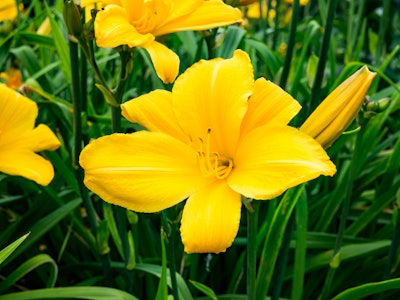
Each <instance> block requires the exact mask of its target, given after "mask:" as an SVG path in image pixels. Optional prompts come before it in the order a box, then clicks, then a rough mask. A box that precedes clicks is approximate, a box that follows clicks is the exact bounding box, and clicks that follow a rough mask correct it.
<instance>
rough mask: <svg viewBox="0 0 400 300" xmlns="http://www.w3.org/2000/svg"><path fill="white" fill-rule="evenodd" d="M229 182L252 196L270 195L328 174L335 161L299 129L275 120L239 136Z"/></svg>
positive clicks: (255, 197)
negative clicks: (241, 136)
mask: <svg viewBox="0 0 400 300" xmlns="http://www.w3.org/2000/svg"><path fill="white" fill-rule="evenodd" d="M234 162H235V166H234V169H233V171H232V173H231V174H230V176H229V177H228V179H227V180H228V184H229V186H230V187H231V188H232V189H234V190H235V191H237V192H238V193H241V194H242V195H245V196H246V197H249V198H254V199H259V200H261V199H272V198H274V197H276V196H278V195H280V194H281V193H283V192H284V191H285V190H287V189H288V188H290V187H293V186H295V185H298V184H300V183H303V182H306V181H309V180H312V179H314V178H316V177H318V176H319V175H330V176H332V175H333V174H334V173H335V172H336V168H335V165H334V164H333V163H332V162H331V161H330V160H329V157H328V155H327V154H326V153H325V151H324V150H323V149H322V147H321V145H320V144H318V143H317V142H316V141H315V140H313V139H312V138H310V137H309V136H307V135H306V134H303V133H302V132H300V131H298V130H296V129H294V128H292V127H289V126H278V125H275V124H272V125H266V126H262V127H257V128H256V129H254V130H252V131H251V132H250V133H249V134H247V135H246V136H245V137H243V139H242V140H241V143H240V145H239V147H238V151H237V153H236V156H235V159H234Z"/></svg>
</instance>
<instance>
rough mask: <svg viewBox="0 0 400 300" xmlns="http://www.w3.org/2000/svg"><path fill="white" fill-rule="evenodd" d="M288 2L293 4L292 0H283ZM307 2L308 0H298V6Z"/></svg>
mask: <svg viewBox="0 0 400 300" xmlns="http://www.w3.org/2000/svg"><path fill="white" fill-rule="evenodd" d="M285 2H286V3H288V4H293V0H285ZM307 4H308V0H300V6H306V5H307Z"/></svg>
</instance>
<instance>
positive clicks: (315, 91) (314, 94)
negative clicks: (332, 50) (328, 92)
mask: <svg viewBox="0 0 400 300" xmlns="http://www.w3.org/2000/svg"><path fill="white" fill-rule="evenodd" d="M338 2H339V1H338V0H330V1H329V7H328V13H327V17H326V22H325V31H324V36H323V38H322V46H321V51H320V54H319V60H318V66H317V72H316V74H315V79H314V84H313V86H312V89H311V104H310V110H313V109H314V108H315V107H316V106H317V104H318V103H317V102H318V98H319V94H320V90H321V84H322V80H323V78H324V71H325V65H326V60H327V57H328V51H329V43H330V39H331V35H332V29H333V21H334V19H335V11H336V7H337V4H338Z"/></svg>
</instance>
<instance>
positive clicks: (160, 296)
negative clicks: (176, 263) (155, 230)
mask: <svg viewBox="0 0 400 300" xmlns="http://www.w3.org/2000/svg"><path fill="white" fill-rule="evenodd" d="M164 235H165V232H164V230H163V229H162V228H161V232H160V236H161V238H160V240H161V276H160V281H159V283H158V289H157V295H156V300H167V298H168V286H167V253H166V250H165V242H164Z"/></svg>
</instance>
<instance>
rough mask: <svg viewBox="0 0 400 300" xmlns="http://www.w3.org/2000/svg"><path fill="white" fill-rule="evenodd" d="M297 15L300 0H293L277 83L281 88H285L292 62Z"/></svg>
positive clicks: (298, 14) (298, 13)
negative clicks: (279, 78) (280, 71)
mask: <svg viewBox="0 0 400 300" xmlns="http://www.w3.org/2000/svg"><path fill="white" fill-rule="evenodd" d="M299 16H300V0H294V1H293V14H292V20H291V21H290V27H289V40H288V44H287V50H286V56H285V62H284V65H283V70H282V76H281V80H280V82H279V85H280V86H281V88H283V89H285V88H286V82H287V79H288V77H289V71H290V65H291V62H292V58H293V51H294V46H295V42H296V30H297V23H298V21H299Z"/></svg>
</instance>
